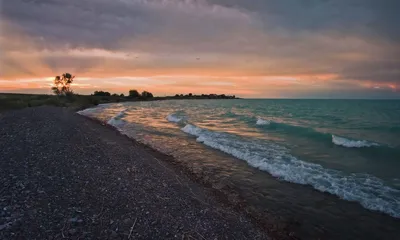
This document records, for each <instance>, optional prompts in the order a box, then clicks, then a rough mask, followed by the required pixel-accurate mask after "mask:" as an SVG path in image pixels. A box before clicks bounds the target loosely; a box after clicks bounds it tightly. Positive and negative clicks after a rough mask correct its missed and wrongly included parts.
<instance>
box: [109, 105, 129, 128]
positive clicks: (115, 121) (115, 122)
mask: <svg viewBox="0 0 400 240" xmlns="http://www.w3.org/2000/svg"><path fill="white" fill-rule="evenodd" d="M126 110H127V109H123V110H122V111H120V112H119V113H117V114H116V115H115V116H114V117H112V118H111V119H110V120H108V122H107V124H108V125H111V126H114V127H119V126H121V125H122V124H124V123H125V121H124V120H122V118H123V117H125V115H126V113H125V112H126Z"/></svg>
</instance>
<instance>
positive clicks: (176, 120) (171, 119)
mask: <svg viewBox="0 0 400 240" xmlns="http://www.w3.org/2000/svg"><path fill="white" fill-rule="evenodd" d="M183 119H184V118H183V117H179V116H176V115H174V114H169V115H168V116H167V120H168V122H174V123H179V122H181V121H182V120H183Z"/></svg>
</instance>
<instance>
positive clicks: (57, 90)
mask: <svg viewBox="0 0 400 240" xmlns="http://www.w3.org/2000/svg"><path fill="white" fill-rule="evenodd" d="M74 78H75V76H72V75H71V74H70V73H64V74H62V75H61V76H56V77H55V78H54V86H53V87H52V88H51V90H53V92H54V94H56V95H57V96H70V95H73V94H74V93H73V91H72V89H71V84H72V82H73V81H74Z"/></svg>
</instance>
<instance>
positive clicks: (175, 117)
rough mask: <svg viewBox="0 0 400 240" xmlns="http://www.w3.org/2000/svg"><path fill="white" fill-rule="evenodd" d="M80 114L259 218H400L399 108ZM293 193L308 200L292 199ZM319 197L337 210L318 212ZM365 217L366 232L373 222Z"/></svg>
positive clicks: (160, 105) (206, 103) (275, 106)
mask: <svg viewBox="0 0 400 240" xmlns="http://www.w3.org/2000/svg"><path fill="white" fill-rule="evenodd" d="M81 114H83V115H86V116H90V117H94V118H97V119H100V120H102V121H105V122H108V123H109V124H110V125H113V126H115V127H116V128H117V129H119V130H120V131H121V132H122V133H124V134H126V135H128V136H130V137H132V138H135V139H137V140H139V141H141V142H143V143H145V144H149V145H151V146H152V147H154V148H156V149H158V150H160V151H162V152H164V153H167V154H170V155H172V156H174V157H175V158H177V159H179V160H180V161H181V162H182V163H183V164H186V165H189V166H191V168H192V169H193V171H195V172H201V174H206V175H207V178H210V179H211V181H214V182H216V183H219V184H220V183H223V186H229V187H234V188H235V189H237V192H238V194H240V196H241V197H244V198H245V199H248V201H249V202H250V203H252V204H254V205H255V206H256V207H258V208H260V211H264V210H265V209H266V208H268V211H269V212H271V211H272V212H274V211H276V212H278V211H279V214H280V215H285V216H289V217H290V218H293V217H294V218H296V217H299V216H302V217H306V216H307V214H308V213H307V211H310V209H308V210H307V211H306V210H304V208H312V210H313V211H317V209H318V211H321V212H319V213H318V214H320V216H321V219H325V220H326V219H327V218H329V216H328V214H342V215H343V218H346V217H347V218H350V217H352V216H350V215H351V214H354V215H357V214H358V215H359V214H367V215H368V214H369V213H367V212H370V211H369V210H372V211H374V212H377V213H381V214H380V215H379V216H381V215H384V216H386V217H389V216H390V217H389V218H393V221H397V220H396V219H398V218H400V172H399V169H400V101H395V100H394V101H393V100H391V101H389V100H375V101H374V100H187V101H182V100H177V101H154V102H133V103H119V104H107V105H101V106H98V107H97V108H94V109H87V110H84V111H82V112H81ZM260 170H261V171H260ZM303 186H305V188H304V187H303ZM299 189H301V191H302V193H303V194H302V195H304V193H307V194H308V195H307V196H301V197H300V196H299V192H298V191H299ZM318 192H320V193H318ZM322 193H329V194H331V195H332V196H335V198H332V199H336V198H337V199H338V200H330V201H333V202H335V204H337V205H338V206H336V207H329V211H328V210H327V209H324V210H321V207H320V203H318V201H319V200H318V199H320V200H321V198H324V197H323V196H325V195H323V194H322ZM277 199H278V200H277ZM267 203H268V204H267ZM271 203H273V205H272V207H271ZM350 203H351V204H350ZM353 203H357V207H355V205H354V204H353ZM284 204H286V205H284ZM288 204H289V205H290V206H292V207H290V208H289V209H286V210H279V208H282V207H284V208H287V205H288ZM267 205H268V206H267ZM271 209H272V210H271ZM362 209H364V210H362ZM367 209H368V210H367ZM364 211H365V212H364ZM371 214H372V213H371ZM313 218H314V219H315V222H316V223H315V224H318V221H320V220H318V217H313ZM370 218H371V220H369V222H368V221H367V220H366V222H364V225H365V224H367V225H368V224H370V225H371V226H374V224H379V223H374V221H375V220H376V219H379V218H377V217H375V216H373V215H371V216H370ZM374 219H375V220H374ZM385 219H386V218H385ZM332 221H334V220H332ZM337 221H339V220H337ZM383 221H389V222H391V221H392V220H383ZM311 222H312V221H311ZM332 223H333V222H332ZM310 224H311V223H310ZM388 225H390V224H389V223H388ZM344 228H345V226H343V229H344ZM310 231H312V230H310ZM355 236H357V235H355Z"/></svg>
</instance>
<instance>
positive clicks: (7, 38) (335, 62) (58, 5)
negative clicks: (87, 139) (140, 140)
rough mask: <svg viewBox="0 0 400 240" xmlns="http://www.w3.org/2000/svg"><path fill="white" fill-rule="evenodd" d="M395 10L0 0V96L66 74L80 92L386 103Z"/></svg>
mask: <svg viewBox="0 0 400 240" xmlns="http://www.w3.org/2000/svg"><path fill="white" fill-rule="evenodd" d="M395 9H400V3H399V1H396V0H386V1H374V0H346V1H345V0H319V1H317V0H308V1H289V0H281V1H277V0H210V1H206V0H200V1H195V0H159V1H157V0H70V1H63V0H13V1H4V2H3V5H2V7H1V11H2V14H1V37H0V43H1V49H0V51H1V59H0V64H1V65H0V66H1V69H0V79H2V80H1V81H0V90H2V89H3V90H9V89H26V88H28V89H29V88H38V87H37V86H41V87H42V88H43V89H47V88H48V84H49V81H48V80H45V79H44V78H46V77H51V76H54V75H56V74H59V73H61V72H64V71H70V72H73V73H74V74H76V75H77V76H78V77H81V78H82V79H83V78H86V80H82V82H85V83H82V84H87V85H81V86H76V87H77V88H79V89H80V91H82V92H86V91H92V90H93V89H95V88H96V87H99V88H108V89H116V90H121V91H125V90H126V89H127V88H129V87H130V86H133V87H134V86H135V85H136V86H146V87H147V88H148V89H150V90H151V89H154V91H160V93H161V89H162V90H165V89H166V88H168V91H166V93H169V92H174V91H175V92H179V91H187V90H190V88H192V89H193V88H195V89H198V90H199V91H214V92H218V91H220V89H221V88H223V89H224V90H228V91H232V92H236V93H238V94H240V93H242V94H244V95H245V96H256V97H269V96H271V97H272V96H273V97H280V96H289V97H290V96H300V95H301V96H303V95H304V96H307V94H311V93H313V94H315V93H318V95H320V94H321V93H324V92H326V91H329V90H332V91H336V92H337V93H340V92H341V90H343V89H352V90H353V91H354V92H359V91H361V92H363V91H364V92H365V95H366V96H368V95H369V94H370V95H371V94H372V93H373V94H372V95H374V96H375V94H377V93H379V94H383V95H384V94H388V93H389V94H392V95H393V96H398V95H399V93H398V88H399V86H400V58H399V57H398V56H400V30H399V28H398V26H397V25H398V23H399V22H400V17H399V15H398V14H397V13H396V11H395ZM24 79H25V80H24ZM26 79H31V80H32V79H36V82H35V83H37V85H35V86H31V87H29V86H28V87H26V82H23V81H26ZM78 79H79V78H77V80H78ZM121 79H124V80H123V81H121ZM137 79H139V80H140V81H138V80H137ZM171 79H172V80H171ZM285 79H286V80H285ZM287 79H295V80H293V81H287ZM112 82H114V83H115V84H112ZM205 82H208V84H205ZM50 83H51V82H50ZM24 84H25V85H24ZM221 84H222V85H221ZM24 86H25V87H24ZM222 86H223V87H222ZM332 86H334V87H332ZM38 89H40V88H38ZM371 92H372V93H371ZM379 94H378V95H379ZM372 95H371V96H372ZM338 96H339V97H340V94H339V95H338Z"/></svg>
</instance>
